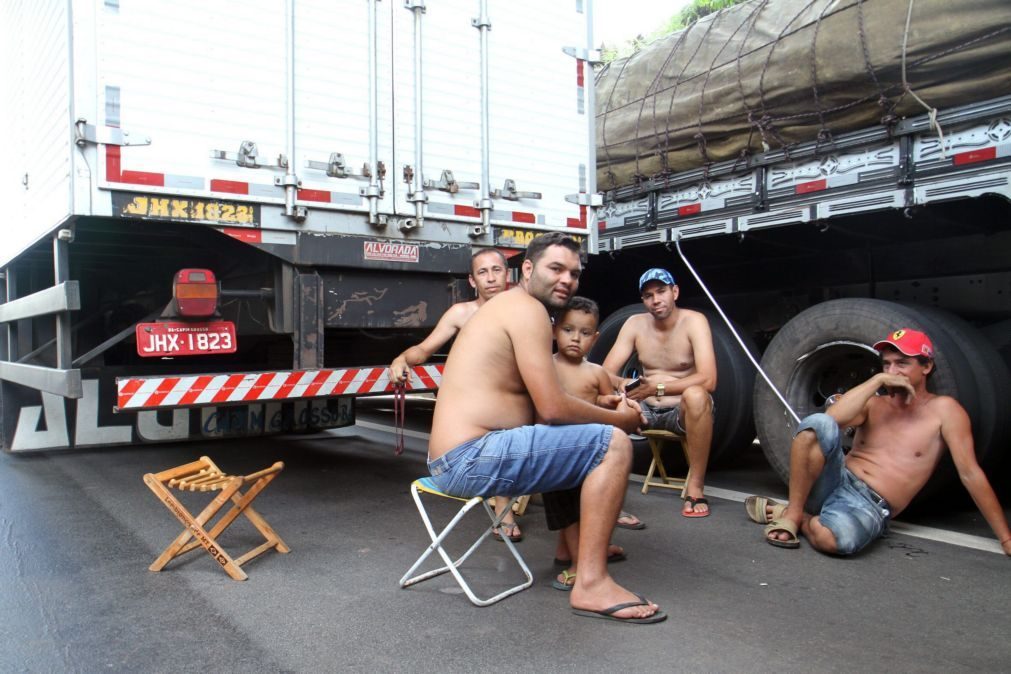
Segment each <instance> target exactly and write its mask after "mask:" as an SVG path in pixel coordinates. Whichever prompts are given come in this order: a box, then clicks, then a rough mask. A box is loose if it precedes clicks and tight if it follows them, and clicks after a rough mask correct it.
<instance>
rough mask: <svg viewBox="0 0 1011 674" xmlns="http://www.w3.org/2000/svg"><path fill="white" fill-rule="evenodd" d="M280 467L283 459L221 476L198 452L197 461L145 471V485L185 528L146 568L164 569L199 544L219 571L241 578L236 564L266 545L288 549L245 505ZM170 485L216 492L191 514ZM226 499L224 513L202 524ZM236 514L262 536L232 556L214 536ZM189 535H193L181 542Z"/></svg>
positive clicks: (264, 550)
mask: <svg viewBox="0 0 1011 674" xmlns="http://www.w3.org/2000/svg"><path fill="white" fill-rule="evenodd" d="M283 469H284V464H283V463H282V462H280V461H278V462H277V463H275V464H274V465H273V466H271V467H270V468H266V469H264V470H261V471H259V472H256V473H252V474H250V475H245V476H243V475H226V474H225V473H223V472H222V471H221V469H220V468H218V467H217V466H216V465H214V462H213V461H211V459H210V458H209V457H206V456H201V457H200V460H199V461H194V462H192V463H187V464H185V465H182V466H176V467H175V468H169V469H167V470H163V471H161V472H160V473H147V474H146V475H145V476H144V484H146V485H147V486H148V487H150V488H151V491H153V492H154V493H155V495H156V496H157V497H158V498H159V499H161V502H162V503H164V504H165V507H166V508H168V509H169V511H171V513H172V514H173V515H175V516H176V518H177V519H178V520H179V521H180V522H182V523H183V525H184V526H185V527H186V528H185V529H184V530H183V532H182V533H181V534H179V536H178V537H176V539H175V540H174V541H172V544H171V545H169V546H168V547H167V548H165V551H164V552H162V553H161V554H160V555H159V556H158V559H156V560H154V563H153V564H152V565H151V566H149V567H148V568H149V569H150V570H151V571H161V570H162V569H163V568H165V565H166V564H168V563H169V562H170V561H172V560H173V559H175V558H176V557H179V556H180V555H184V554H186V553H187V552H190V551H191V550H195V549H196V548H198V547H201V546H202V547H203V548H204V549H205V550H206V551H207V554H209V555H210V556H211V557H212V558H213V559H214V560H215V561H216V562H217V563H218V564H220V565H221V567H222V568H223V569H224V570H225V573H227V574H228V575H229V576H231V577H232V578H234V579H235V580H246V578H247V576H246V574H245V572H244V571H243V570H242V569H240V568H239V567H240V566H242V565H243V564H245V563H246V562H248V561H249V560H251V559H254V558H256V557H258V556H260V555H261V554H263V553H264V552H266V551H267V550H270V549H271V548H274V549H275V550H277V551H278V552H282V553H287V552H290V551H291V550H290V548H289V547H288V546H287V545H285V543H284V541H282V540H281V537H280V536H278V535H277V533H276V532H275V531H274V530H273V529H272V528H271V527H270V525H269V524H267V520H265V519H263V517H262V516H261V515H260V514H259V513H258V512H256V511H255V510H254V509H253V506H252V505H251V504H252V502H253V499H255V498H256V497H257V496H259V494H260V492H262V491H263V490H264V489H265V488H266V487H267V485H268V484H270V482H271V481H272V480H273V479H274V478H275V477H277V474H278V473H280V472H281V470H283ZM247 485H251V486H250V487H249V489H247V490H246V492H245V493H242V492H241V491H239V490H240V489H241V488H242V487H245V486H247ZM170 487H171V488H173V489H178V490H180V491H191V492H197V491H200V492H210V491H216V492H219V493H218V495H217V496H215V497H214V499H213V500H212V501H211V502H210V503H209V504H207V507H205V508H204V509H203V510H202V511H201V512H200V514H199V515H197V516H196V517H194V516H193V515H191V514H190V512H189V511H188V510H187V509H186V508H185V507H184V506H183V504H182V503H181V502H180V501H179V499H177V498H176V497H175V496H174V495H173V494H172V492H171V491H169V488H170ZM229 501H231V502H232V504H233V505H232V508H231V510H229V511H228V512H226V513H225V514H224V515H223V516H222V517H221V519H219V520H218V522H217V523H216V524H215V525H214V526H213V527H212V528H211V529H209V530H208V529H207V528H206V526H207V523H208V522H209V521H210V520H211V519H212V518H213V517H214V516H215V515H216V514H217V513H218V511H219V510H221V508H222V507H223V506H224V505H225V504H226V503H228V502H229ZM239 515H245V516H246V517H247V518H248V519H249V521H250V522H252V523H253V526H254V527H256V529H257V530H258V531H259V532H260V533H261V534H263V537H264V538H266V539H267V540H266V542H265V543H263V544H261V545H259V546H257V547H255V548H253V549H252V550H250V551H249V552H247V553H246V554H244V555H242V556H241V557H239V558H238V559H232V557H231V556H230V555H229V554H228V553H227V552H225V550H224V548H222V547H221V545H220V544H219V543H218V541H217V538H218V536H220V535H221V533H222V532H223V531H224V530H225V529H227V528H228V526H229V525H231V524H232V522H234V521H235V519H236V518H237V517H238V516H239ZM190 538H194V539H196V540H194V541H191V542H189V543H187V541H189V540H190Z"/></svg>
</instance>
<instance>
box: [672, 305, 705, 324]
mask: <svg viewBox="0 0 1011 674" xmlns="http://www.w3.org/2000/svg"><path fill="white" fill-rule="evenodd" d="M679 311H680V312H681V320H682V321H683V323H684V325H685V326H687V327H696V326H706V327H709V319H708V318H707V317H706V315H705V314H704V313H702V312H701V311H696V310H694V309H679Z"/></svg>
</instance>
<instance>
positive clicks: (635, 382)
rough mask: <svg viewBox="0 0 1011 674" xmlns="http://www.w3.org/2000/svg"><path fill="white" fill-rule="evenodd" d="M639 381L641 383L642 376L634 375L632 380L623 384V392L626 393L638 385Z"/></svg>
mask: <svg viewBox="0 0 1011 674" xmlns="http://www.w3.org/2000/svg"><path fill="white" fill-rule="evenodd" d="M641 383H642V378H640V377H636V378H635V379H633V380H632V381H630V382H628V383H627V384H625V393H628V392H629V391H631V390H632V389H634V388H635V387H636V386H638V385H639V384H641Z"/></svg>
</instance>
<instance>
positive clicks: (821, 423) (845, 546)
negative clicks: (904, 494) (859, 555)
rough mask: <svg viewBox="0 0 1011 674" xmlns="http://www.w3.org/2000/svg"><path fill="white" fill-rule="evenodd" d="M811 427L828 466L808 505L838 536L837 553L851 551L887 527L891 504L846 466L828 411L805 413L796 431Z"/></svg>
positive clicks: (817, 483) (833, 423) (881, 532)
mask: <svg viewBox="0 0 1011 674" xmlns="http://www.w3.org/2000/svg"><path fill="white" fill-rule="evenodd" d="M804 430H812V431H814V433H815V435H816V436H817V437H818V444H819V445H820V446H821V451H822V453H824V455H825V468H824V469H823V470H822V472H821V475H819V476H818V479H817V480H816V481H815V483H814V486H813V487H812V488H811V494H810V496H808V499H807V503H806V504H805V509H806V510H807V511H808V512H810V513H817V514H818V518H819V520H820V521H821V523H822V525H823V526H825V527H827V528H828V529H829V531H831V532H832V534H833V535H834V536H835V540H836V548H837V553H838V554H840V555H852V554H853V553H855V552H858V551H859V550H862V549H863V548H864V547H865V546H866V545H867V544H868V543H870V542H872V541H874V540H875V539H877V538H879V537H881V536H883V535H884V534H885V533H886V532H887V531H888V520H889V518H890V517H891V514H892V513H891V507H890V506H889V505H888V502H887V501H886V500H885V499H883V498H882V497H881V496H880V495H879V494H878V493H877V492H875V491H874V490H873V489H871V488H870V487H869V486H868V485H867V483H866V482H864V481H863V480H861V479H860V478H858V477H857V476H856V475H854V474H853V473H852V472H850V470H849V469H848V468H846V460H845V459H846V457H845V455H844V454H843V450H842V436H841V434H840V432H839V425H838V424H837V423H836V422H835V419H833V418H832V417H830V416H829V415H827V414H822V413H819V414H812V415H811V416H808V417H805V418H804V420H803V421H801V422H800V426H798V427H797V433H800V432H801V431H804Z"/></svg>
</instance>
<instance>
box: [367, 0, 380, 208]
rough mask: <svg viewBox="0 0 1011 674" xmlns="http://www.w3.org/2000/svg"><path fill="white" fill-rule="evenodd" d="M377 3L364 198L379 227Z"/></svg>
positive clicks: (372, 8)
mask: <svg viewBox="0 0 1011 674" xmlns="http://www.w3.org/2000/svg"><path fill="white" fill-rule="evenodd" d="M376 1H377V0H368V3H369V10H368V14H369V185H368V187H367V188H365V194H364V196H365V197H366V198H367V199H368V200H369V224H370V225H372V226H378V225H379V176H378V173H379V103H378V95H379V92H378V87H379V83H378V81H377V80H378V77H379V76H378V65H377V58H378V57H377V54H376V42H377V39H376V30H377V28H376V11H377V10H376Z"/></svg>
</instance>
